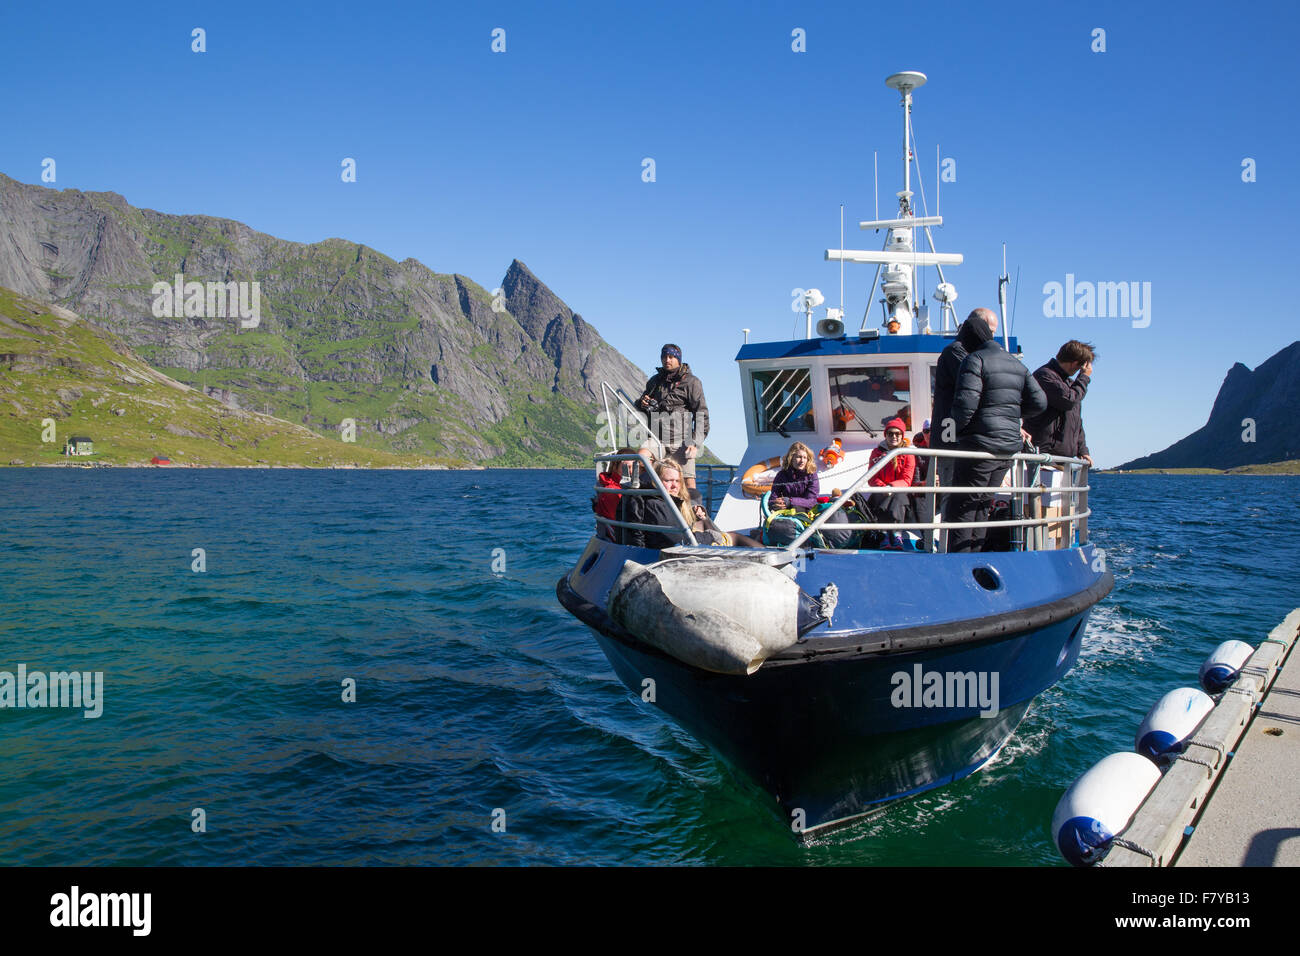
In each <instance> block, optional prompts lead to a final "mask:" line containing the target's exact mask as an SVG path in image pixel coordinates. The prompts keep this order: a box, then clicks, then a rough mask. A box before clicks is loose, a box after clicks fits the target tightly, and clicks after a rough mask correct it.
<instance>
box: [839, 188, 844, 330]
mask: <svg viewBox="0 0 1300 956" xmlns="http://www.w3.org/2000/svg"><path fill="white" fill-rule="evenodd" d="M843 316H844V203H840V317H841V319H843Z"/></svg>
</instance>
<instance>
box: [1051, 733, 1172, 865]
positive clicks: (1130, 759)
mask: <svg viewBox="0 0 1300 956" xmlns="http://www.w3.org/2000/svg"><path fill="white" fill-rule="evenodd" d="M1159 780H1160V770H1159V769H1158V768H1157V767H1156V765H1155V764H1153V763H1152V762H1151V761H1150V760H1147V759H1146V758H1145V757H1140V756H1138V755H1137V754H1135V753H1122V754H1111V755H1110V756H1109V757H1103V758H1102V759H1101V760H1099V761H1098V762H1097V763H1096V764H1094V765H1093V767H1092V769H1090V770H1088V771H1086V772H1085V773H1084V774H1083V776H1081V777H1080V778H1079V779H1078V780H1076V781H1074V783H1073V784H1071V785H1070V789H1069V790H1067V791H1065V795H1064V796H1062V797H1061V801H1060V803H1058V804H1057V805H1056V812H1055V813H1053V814H1052V835H1053V836H1054V837H1055V838H1056V848H1057V849H1058V850H1060V851H1061V856H1063V857H1065V859H1066V860H1067V861H1068V862H1070V863H1073V864H1074V865H1075V866H1090V865H1091V864H1093V863H1096V862H1097V861H1098V860H1100V859H1101V858H1102V857H1104V856H1105V855H1106V851H1107V850H1109V849H1110V844H1111V841H1112V840H1114V839H1115V837H1116V835H1117V834H1119V833H1122V832H1123V831H1124V828H1125V827H1127V826H1128V822H1129V821H1130V820H1131V819H1133V814H1134V813H1136V812H1137V809H1138V807H1140V806H1141V805H1142V801H1143V800H1145V799H1146V797H1147V794H1148V793H1150V792H1151V789H1152V788H1153V787H1154V786H1155V785H1156V784H1157V783H1158V782H1159Z"/></svg>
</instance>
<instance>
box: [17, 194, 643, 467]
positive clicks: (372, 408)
mask: <svg viewBox="0 0 1300 956" xmlns="http://www.w3.org/2000/svg"><path fill="white" fill-rule="evenodd" d="M177 274H180V275H182V276H183V281H184V282H185V283H202V284H203V286H202V287H197V295H196V294H195V292H196V289H195V288H191V287H187V286H182V287H181V288H180V290H179V291H180V293H181V294H180V295H175V294H174V291H173V293H172V294H168V295H165V296H164V295H162V294H161V293H159V292H158V291H157V289H158V288H160V286H158V284H160V283H161V284H165V285H167V286H169V287H173V290H174V288H175V281H176V276H177ZM217 283H221V284H223V285H222V287H221V289H220V290H218V291H219V292H220V293H221V296H222V297H224V296H225V294H226V291H227V288H228V289H229V291H230V293H231V295H232V296H233V295H234V293H235V289H236V286H238V285H239V284H241V283H246V284H247V285H246V286H244V287H243V288H242V290H241V291H244V292H245V293H249V292H251V289H252V283H257V287H256V289H257V296H256V299H255V300H254V301H255V302H256V305H257V309H256V312H257V316H256V322H255V323H254V321H253V319H252V318H251V317H250V315H249V314H248V313H250V312H251V311H253V310H251V309H245V311H244V312H243V313H240V312H239V311H238V310H237V309H231V308H222V306H223V305H224V304H225V303H224V301H223V298H218V299H215V300H214V299H213V297H212V296H213V290H212V286H213V285H215V284H217ZM228 283H234V284H236V285H234V286H226V285H225V284H228ZM0 285H3V286H7V287H9V288H11V289H13V290H15V291H17V292H19V293H21V294H23V295H25V296H29V297H31V298H33V299H35V300H40V301H48V302H53V303H56V304H59V305H61V306H64V307H66V308H68V309H72V310H74V311H76V312H78V313H80V314H82V315H85V316H87V317H88V318H90V319H93V320H94V321H95V322H96V323H98V324H99V325H101V326H103V327H105V328H106V329H108V330H109V331H111V332H112V333H113V334H115V335H117V336H118V337H119V338H120V339H121V340H122V341H123V342H124V343H126V345H128V346H129V347H130V348H131V349H132V350H133V351H134V352H135V353H137V354H138V355H140V356H141V357H142V358H144V359H145V360H146V361H147V362H148V363H149V364H150V365H152V366H153V367H154V368H156V369H158V370H160V371H162V372H164V373H166V374H167V375H169V376H171V377H172V378H174V379H177V380H179V381H182V382H185V383H186V384H189V385H191V386H193V387H195V388H197V389H200V390H201V391H203V392H204V393H206V394H209V395H215V396H220V397H222V399H223V400H224V401H226V402H227V403H228V404H230V405H231V406H239V407H243V408H250V409H255V410H258V411H263V412H266V413H269V414H272V415H275V416H277V417H280V418H286V419H289V420H291V421H295V422H301V423H302V424H304V425H306V426H308V427H310V428H312V429H315V430H317V431H319V432H327V431H328V432H330V433H332V431H333V429H334V428H336V427H337V425H338V423H339V422H340V420H342V419H344V418H353V419H355V420H356V422H357V428H358V431H359V432H362V433H369V434H371V435H372V436H375V437H376V440H377V441H378V443H379V445H381V446H382V447H386V448H388V449H390V450H392V451H396V452H417V451H418V452H420V453H423V454H429V455H439V456H443V455H454V456H456V457H461V458H467V459H470V460H477V461H485V462H493V463H499V464H539V463H552V464H559V463H572V464H576V463H579V462H581V461H583V460H584V459H585V460H587V461H589V460H590V459H589V456H590V454H591V453H592V451H593V449H594V447H595V439H596V434H597V428H598V426H597V421H596V411H597V408H598V406H599V395H600V382H601V381H602V380H607V381H609V382H611V383H612V384H614V385H617V386H620V387H622V388H623V389H625V390H626V391H630V392H633V393H634V394H635V391H637V390H639V388H640V386H641V385H642V384H644V382H645V375H644V373H642V372H641V371H640V370H639V369H638V368H637V367H636V366H634V365H633V364H632V363H631V362H629V361H628V360H627V359H625V358H624V357H623V356H622V355H620V354H619V353H618V352H617V350H615V349H613V348H612V347H610V346H609V345H608V344H607V343H606V342H605V341H604V340H603V339H602V338H601V336H600V334H599V333H598V332H597V331H596V330H595V328H593V327H592V326H591V325H589V324H588V323H587V322H585V321H584V320H583V319H582V317H581V316H579V315H577V314H575V313H574V312H573V311H572V310H571V309H570V308H569V307H568V306H567V305H565V303H564V302H563V301H562V300H561V299H560V298H559V297H558V296H556V295H555V293H553V292H552V291H551V290H550V289H548V288H547V287H546V285H545V284H543V283H542V282H541V281H540V280H539V279H538V278H537V277H536V276H534V275H533V274H532V273H531V272H530V271H529V270H528V268H527V267H526V266H525V265H524V264H523V263H522V262H519V261H517V260H516V261H515V262H513V263H511V265H510V267H509V269H508V270H507V272H506V275H505V278H504V280H503V281H502V283H501V288H502V290H503V295H502V296H501V297H500V299H498V300H497V301H495V302H494V300H493V297H492V295H491V294H489V293H488V291H487V290H485V289H484V288H482V287H481V286H479V285H478V284H477V283H475V282H473V281H472V280H471V279H468V278H466V277H464V276H460V275H443V274H439V273H435V272H433V271H431V270H430V269H428V268H427V267H425V266H424V265H422V264H421V263H419V262H417V261H415V260H414V259H407V260H405V261H403V262H396V261H394V260H393V259H390V258H388V257H387V256H385V255H383V254H382V253H379V252H376V251H375V250H373V249H369V248H367V247H365V246H361V245H357V244H355V243H350V242H346V241H344V240H342V239H327V240H325V241H323V242H318V243H312V244H309V245H304V244H302V243H294V242H286V241H284V240H281V239H277V238H275V237H273V236H268V235H266V234H264V233H259V232H256V231H254V230H252V229H250V228H249V227H247V226H245V225H243V224H242V223H238V222H234V221H232V220H227V219H214V218H211V217H208V216H172V215H166V214H163V213H158V212H154V211H152V210H148V209H137V208H135V207H133V206H131V205H130V204H129V203H127V202H126V200H125V199H123V198H122V197H121V196H119V195H117V194H115V193H86V192H81V191H79V190H74V189H69V190H62V191H54V190H50V189H46V188H43V187H40V186H33V185H25V184H22V183H18V182H16V181H15V180H12V179H9V178H8V177H6V176H3V175H0ZM248 298H249V296H248V295H246V297H245V300H237V301H242V302H243V303H244V304H245V305H251V304H252V303H251V302H248V301H247V300H248ZM232 313H233V314H232Z"/></svg>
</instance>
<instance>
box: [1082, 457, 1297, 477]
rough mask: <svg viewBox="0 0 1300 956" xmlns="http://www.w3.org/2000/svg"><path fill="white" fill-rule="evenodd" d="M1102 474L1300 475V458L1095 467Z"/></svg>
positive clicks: (1094, 471)
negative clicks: (1235, 463)
mask: <svg viewBox="0 0 1300 956" xmlns="http://www.w3.org/2000/svg"><path fill="white" fill-rule="evenodd" d="M1093 474H1101V475H1300V460H1296V459H1292V460H1290V461H1274V462H1269V463H1267V464H1263V465H1239V466H1238V467H1236V468H1125V469H1123V470H1116V469H1111V468H1096V469H1093Z"/></svg>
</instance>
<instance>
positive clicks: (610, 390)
mask: <svg viewBox="0 0 1300 956" xmlns="http://www.w3.org/2000/svg"><path fill="white" fill-rule="evenodd" d="M600 397H601V401H603V402H604V403H605V421H606V423H607V424H608V425H609V427H610V428H611V429H614V431H613V433H612V437H614V438H616V437H617V431H618V430H617V429H616V428H615V425H614V415H613V413H612V412H611V411H610V410H609V400H610V398H611V397H612V398H613V399H615V401H616V402H617V403H618V404H619V405H622V406H623V408H624V409H625V410H626V411H628V412H631V413H632V417H633V418H634V419H635V420H636V423H637V426H638V428H639V429H640V430H641V431H643V432H645V436H646V437H645V440H644V441H641V442H639V443H638V445H637V447H639V448H644V447H645V446H646V443H647V442H654V445H655V457H656V458H663V457H664V443H663V442H662V441H660V440H659V436H658V435H656V434H655V433H654V432H653V431H651V430H650V421H649V419H647V418H644V417H643V416H642V412H641V410H640V409H639V408H637V407H636V405H635V404H634V403H633V402H632V400H631V399H630V398H628V397H627V395H625V394H624V393H623V390H622V389H621V388H615V387H614V386H612V385H610V384H609V382H601V383H600ZM624 429H625V430H626V432H627V444H629V445H630V444H632V441H631V438H632V429H631V428H628V427H627V426H626V425H624ZM610 444H611V445H612V446H613V447H615V448H617V447H618V445H619V442H618V441H617V440H614V441H611V442H610ZM597 460H598V461H599V460H600V459H597Z"/></svg>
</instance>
